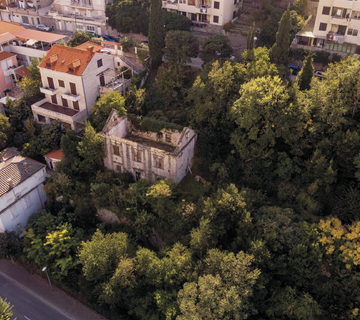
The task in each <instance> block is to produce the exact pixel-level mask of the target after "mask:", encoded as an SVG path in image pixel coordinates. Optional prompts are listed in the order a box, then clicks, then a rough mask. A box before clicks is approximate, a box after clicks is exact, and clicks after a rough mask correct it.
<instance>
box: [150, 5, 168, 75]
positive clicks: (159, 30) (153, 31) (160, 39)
mask: <svg viewBox="0 0 360 320" xmlns="http://www.w3.org/2000/svg"><path fill="white" fill-rule="evenodd" d="M161 7H162V2H161V0H151V4H150V24H149V51H150V57H151V69H153V70H157V68H158V67H159V66H160V65H161V63H162V56H163V49H164V47H165V28H164V16H163V11H162V8H161Z"/></svg>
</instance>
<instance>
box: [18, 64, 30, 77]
mask: <svg viewBox="0 0 360 320" xmlns="http://www.w3.org/2000/svg"><path fill="white" fill-rule="evenodd" d="M15 72H16V73H17V74H18V75H19V76H20V77H26V76H28V75H29V74H30V71H29V70H28V68H26V67H24V66H21V67H20V68H19V69H16V70H15Z"/></svg>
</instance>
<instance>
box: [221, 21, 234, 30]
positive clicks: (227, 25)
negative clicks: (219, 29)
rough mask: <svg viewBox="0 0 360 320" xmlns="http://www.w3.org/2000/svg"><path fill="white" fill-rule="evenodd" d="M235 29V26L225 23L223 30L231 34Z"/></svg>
mask: <svg viewBox="0 0 360 320" xmlns="http://www.w3.org/2000/svg"><path fill="white" fill-rule="evenodd" d="M233 27H234V24H233V23H232V22H231V21H229V22H228V23H225V24H224V25H223V29H224V30H225V31H226V32H230V30H231V29H232V28H233Z"/></svg>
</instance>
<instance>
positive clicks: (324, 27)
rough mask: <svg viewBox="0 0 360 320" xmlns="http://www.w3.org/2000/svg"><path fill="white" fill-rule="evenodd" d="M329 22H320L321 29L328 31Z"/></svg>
mask: <svg viewBox="0 0 360 320" xmlns="http://www.w3.org/2000/svg"><path fill="white" fill-rule="evenodd" d="M326 28H327V23H323V22H320V26H319V30H320V31H326Z"/></svg>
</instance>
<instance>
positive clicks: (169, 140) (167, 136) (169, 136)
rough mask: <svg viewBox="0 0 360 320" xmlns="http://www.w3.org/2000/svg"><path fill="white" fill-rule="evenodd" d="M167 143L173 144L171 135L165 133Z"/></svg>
mask: <svg viewBox="0 0 360 320" xmlns="http://www.w3.org/2000/svg"><path fill="white" fill-rule="evenodd" d="M165 142H167V143H171V133H165Z"/></svg>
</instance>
